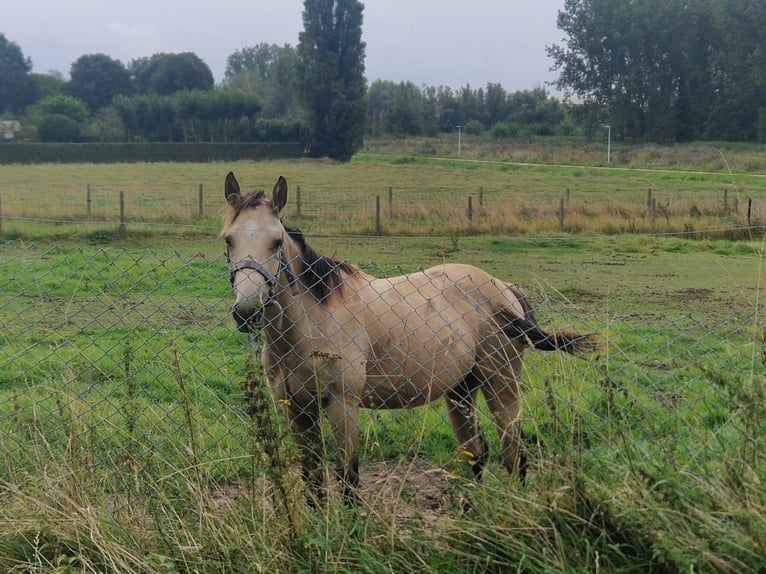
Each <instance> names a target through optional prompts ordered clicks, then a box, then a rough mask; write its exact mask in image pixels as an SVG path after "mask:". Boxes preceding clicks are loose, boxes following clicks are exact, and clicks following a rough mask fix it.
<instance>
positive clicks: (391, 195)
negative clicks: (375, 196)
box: [388, 185, 394, 219]
mask: <svg viewBox="0 0 766 574" xmlns="http://www.w3.org/2000/svg"><path fill="white" fill-rule="evenodd" d="M388 218H389V219H393V218H394V188H393V187H391V186H390V185H389V186H388Z"/></svg>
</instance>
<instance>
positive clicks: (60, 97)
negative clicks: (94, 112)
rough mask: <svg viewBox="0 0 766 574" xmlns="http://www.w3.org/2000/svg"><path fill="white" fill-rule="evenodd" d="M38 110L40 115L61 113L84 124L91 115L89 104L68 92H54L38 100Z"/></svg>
mask: <svg viewBox="0 0 766 574" xmlns="http://www.w3.org/2000/svg"><path fill="white" fill-rule="evenodd" d="M35 107H36V108H37V112H38V114H40V115H43V116H46V115H61V116H66V117H68V118H70V119H71V120H73V121H75V122H77V123H78V124H82V123H84V122H85V121H87V119H88V117H89V116H90V111H89V110H88V105H87V104H86V103H85V102H83V101H82V100H81V99H79V98H75V97H74V96H67V95H66V94H54V95H52V96H47V97H45V98H43V99H42V100H40V101H39V102H37V106H35Z"/></svg>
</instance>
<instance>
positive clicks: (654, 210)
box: [650, 197, 657, 229]
mask: <svg viewBox="0 0 766 574" xmlns="http://www.w3.org/2000/svg"><path fill="white" fill-rule="evenodd" d="M650 211H651V214H652V229H656V228H657V200H656V199H655V198H654V197H653V198H652V205H651V209H650Z"/></svg>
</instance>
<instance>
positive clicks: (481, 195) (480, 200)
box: [479, 186, 484, 211]
mask: <svg viewBox="0 0 766 574" xmlns="http://www.w3.org/2000/svg"><path fill="white" fill-rule="evenodd" d="M483 207H484V186H481V187H480V188H479V211H482V208H483Z"/></svg>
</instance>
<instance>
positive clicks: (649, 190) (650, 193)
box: [646, 187, 652, 209]
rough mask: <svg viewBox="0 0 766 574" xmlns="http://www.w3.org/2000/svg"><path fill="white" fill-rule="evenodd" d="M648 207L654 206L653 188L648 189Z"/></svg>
mask: <svg viewBox="0 0 766 574" xmlns="http://www.w3.org/2000/svg"><path fill="white" fill-rule="evenodd" d="M646 207H648V208H649V209H651V208H652V188H651V187H650V188H649V189H647V190H646Z"/></svg>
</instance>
